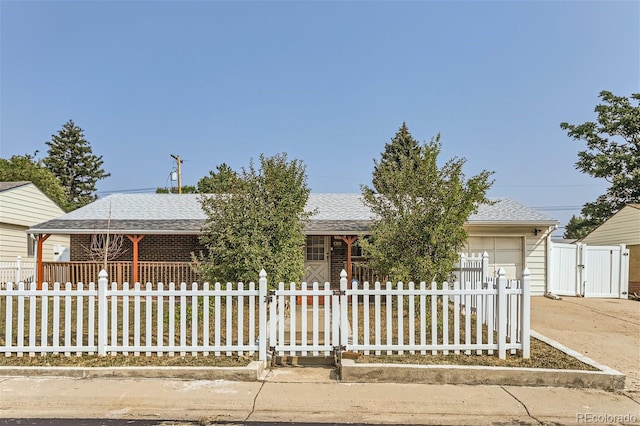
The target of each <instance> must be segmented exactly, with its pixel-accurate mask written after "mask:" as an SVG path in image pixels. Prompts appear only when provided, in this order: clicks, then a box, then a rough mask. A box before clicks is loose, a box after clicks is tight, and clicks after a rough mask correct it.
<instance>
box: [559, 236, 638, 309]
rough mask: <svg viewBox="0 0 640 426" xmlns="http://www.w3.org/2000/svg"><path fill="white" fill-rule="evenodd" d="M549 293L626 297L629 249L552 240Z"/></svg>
mask: <svg viewBox="0 0 640 426" xmlns="http://www.w3.org/2000/svg"><path fill="white" fill-rule="evenodd" d="M550 251H551V255H550V256H549V263H550V266H549V267H550V280H549V287H548V290H547V291H548V292H550V293H552V294H555V295H558V296H584V297H606V298H625V299H626V298H627V292H628V288H629V250H628V249H627V248H626V246H625V245H624V244H622V245H619V246H590V245H587V244H583V243H576V244H564V243H555V242H554V243H551V247H550Z"/></svg>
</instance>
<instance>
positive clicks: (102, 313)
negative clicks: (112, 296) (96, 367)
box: [98, 269, 109, 356]
mask: <svg viewBox="0 0 640 426" xmlns="http://www.w3.org/2000/svg"><path fill="white" fill-rule="evenodd" d="M107 277H108V274H107V271H105V270H104V269H102V270H101V271H100V273H99V274H98V355H101V356H104V355H106V354H107V352H106V344H107V285H108V281H109V280H108V278H107Z"/></svg>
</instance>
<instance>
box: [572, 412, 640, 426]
mask: <svg viewBox="0 0 640 426" xmlns="http://www.w3.org/2000/svg"><path fill="white" fill-rule="evenodd" d="M637 422H638V416H637V415H634V414H609V413H576V423H585V424H611V423H627V424H628V423H637Z"/></svg>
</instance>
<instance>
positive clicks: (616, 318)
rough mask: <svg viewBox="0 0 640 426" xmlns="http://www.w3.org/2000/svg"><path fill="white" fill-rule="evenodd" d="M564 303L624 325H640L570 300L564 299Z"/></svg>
mask: <svg viewBox="0 0 640 426" xmlns="http://www.w3.org/2000/svg"><path fill="white" fill-rule="evenodd" d="M565 301H566V302H567V303H571V304H572V305H576V306H581V307H583V308H586V309H588V310H590V311H593V312H595V313H597V314H600V315H603V316H605V317H609V318H613V319H615V320H618V321H621V322H626V323H628V324H633V325H640V324H638V323H637V322H633V321H629V320H628V319H625V318H620V317H617V316H615V315H610V314H607V313H605V312H602V311H599V310H598V309H595V308H592V307H591V306H586V305H583V304H582V303H576V302H572V301H571V300H566V299H565Z"/></svg>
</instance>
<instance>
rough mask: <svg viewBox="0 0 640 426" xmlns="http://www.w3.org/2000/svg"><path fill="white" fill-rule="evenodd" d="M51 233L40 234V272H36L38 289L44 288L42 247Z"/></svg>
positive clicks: (38, 254)
mask: <svg viewBox="0 0 640 426" xmlns="http://www.w3.org/2000/svg"><path fill="white" fill-rule="evenodd" d="M50 236H51V234H38V253H37V256H38V273H37V274H36V283H37V284H38V290H42V283H43V281H44V264H43V263H42V247H43V245H44V242H45V241H46V240H47V238H49V237H50Z"/></svg>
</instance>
